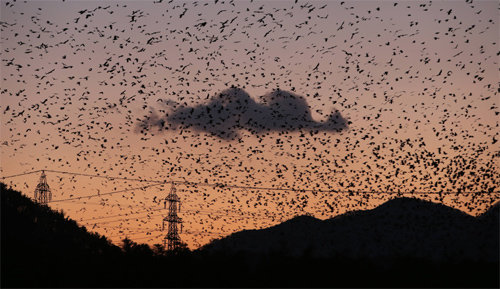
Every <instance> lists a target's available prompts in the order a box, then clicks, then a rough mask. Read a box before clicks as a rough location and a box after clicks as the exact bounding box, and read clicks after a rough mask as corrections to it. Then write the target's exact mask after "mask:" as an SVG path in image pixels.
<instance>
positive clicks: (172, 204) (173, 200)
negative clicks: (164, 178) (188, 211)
mask: <svg viewBox="0 0 500 289" xmlns="http://www.w3.org/2000/svg"><path fill="white" fill-rule="evenodd" d="M167 202H168V215H167V216H166V217H165V218H163V224H162V230H163V229H165V222H167V223H168V231H167V235H166V236H165V238H164V239H163V245H164V246H165V247H167V250H168V251H174V250H175V249H176V248H178V247H179V245H180V243H181V238H180V237H179V230H178V227H177V225H178V224H181V229H180V232H181V233H182V219H181V218H180V217H179V216H177V212H178V211H179V212H180V210H181V200H180V198H179V196H177V194H176V192H175V184H174V183H172V186H171V187H170V193H169V194H168V195H167V197H166V198H165V202H164V205H165V207H166V206H167Z"/></svg>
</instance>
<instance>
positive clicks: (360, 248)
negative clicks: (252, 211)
mask: <svg viewBox="0 0 500 289" xmlns="http://www.w3.org/2000/svg"><path fill="white" fill-rule="evenodd" d="M494 212H496V214H497V215H496V216H498V206H497V210H496V211H495V210H493V211H492V212H491V213H488V215H487V216H485V218H474V217H472V216H470V215H467V214H465V213H463V212H462V211H459V210H456V209H453V208H450V207H447V206H444V205H441V204H435V203H431V202H427V201H423V200H420V199H412V198H399V199H393V200H390V201H388V202H386V203H384V204H382V205H381V206H379V207H377V208H375V209H373V210H367V211H355V212H349V213H346V214H343V215H340V216H337V217H335V218H332V219H328V220H324V221H322V220H318V219H315V218H313V217H309V216H300V217H296V218H293V219H291V220H288V221H286V222H284V223H282V224H279V225H276V226H274V227H270V228H267V229H263V230H250V231H242V232H238V233H234V234H232V235H230V236H228V237H226V238H223V239H220V240H216V241H213V242H212V243H210V244H208V245H206V246H204V247H203V248H201V251H204V252H208V253H217V254H220V253H224V254H234V253H237V252H240V253H245V252H246V253H252V254H255V253H257V254H264V255H265V254H275V253H280V254H284V255H288V256H297V257H298V256H304V255H311V256H313V257H320V258H332V257H342V258H351V259H352V258H370V259H372V260H387V259H392V258H420V259H427V260H435V261H446V262H453V261H464V260H470V261H489V262H497V263H498V256H499V242H498V234H499V222H498V217H497V218H496V219H495V218H494V215H493V214H494ZM490 215H492V216H493V217H491V216H490ZM486 220H488V221H486ZM495 236H496V238H495Z"/></svg>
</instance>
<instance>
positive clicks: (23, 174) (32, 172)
mask: <svg viewBox="0 0 500 289" xmlns="http://www.w3.org/2000/svg"><path fill="white" fill-rule="evenodd" d="M41 171H42V170H36V171H31V172H25V173H21V174H16V175H11V176H6V177H0V179H10V178H14V177H20V176H25V175H30V174H34V173H38V172H41Z"/></svg>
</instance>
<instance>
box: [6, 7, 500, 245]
mask: <svg viewBox="0 0 500 289" xmlns="http://www.w3.org/2000/svg"><path fill="white" fill-rule="evenodd" d="M2 6H3V7H2V19H1V21H0V28H1V34H2V35H1V40H2V43H3V44H2V52H1V55H2V57H1V58H2V75H1V77H2V83H3V84H2V88H1V97H2V101H1V103H0V111H1V115H2V116H1V117H2V127H1V130H2V139H1V146H2V159H3V162H2V167H1V169H2V174H3V175H6V174H10V173H16V172H20V171H21V172H22V171H29V170H38V169H43V168H45V169H58V170H61V171H63V170H64V171H72V172H80V173H86V174H90V175H104V176H110V178H105V179H102V180H100V181H99V182H97V181H96V178H95V177H89V176H80V177H77V176H75V175H73V176H68V175H64V174H55V175H52V179H51V174H49V175H48V176H49V184H51V185H52V187H53V189H54V193H55V196H57V195H58V194H59V197H60V199H64V198H72V197H73V196H78V195H79V194H84V193H81V192H90V191H95V192H97V193H96V195H97V196H95V197H93V198H89V199H88V200H71V201H68V202H59V203H54V204H53V205H54V206H56V207H57V208H60V209H64V210H65V211H67V212H68V214H69V215H70V216H72V217H74V218H76V219H77V220H82V222H84V224H87V226H89V227H90V228H92V229H93V230H97V231H99V232H104V233H105V234H106V235H108V236H112V237H116V238H120V237H123V236H124V235H126V234H136V235H135V237H137V238H139V237H141V236H143V235H144V234H147V235H146V237H145V238H146V239H147V240H146V241H148V242H158V241H159V240H161V239H158V236H162V234H164V233H161V232H159V233H158V232H156V233H154V234H153V233H152V232H155V230H157V229H158V228H159V226H160V224H161V217H162V214H163V215H164V213H165V211H162V210H161V208H163V206H162V205H161V199H162V198H164V196H166V194H167V193H168V190H169V186H168V185H161V187H162V188H163V189H161V190H159V187H148V188H143V189H136V190H133V188H136V187H137V186H138V185H137V183H136V182H135V181H126V180H118V179H115V178H113V176H114V177H124V178H139V179H154V180H161V181H163V180H178V181H185V182H187V181H189V182H193V183H198V184H204V183H216V184H220V185H218V186H215V187H210V186H202V185H183V186H181V188H179V195H180V197H181V199H182V200H183V202H184V208H186V210H185V211H183V212H181V213H184V215H182V217H183V218H184V221H185V224H184V225H185V228H186V229H187V230H188V232H189V230H191V233H192V234H191V235H189V236H186V240H187V241H188V243H189V244H190V246H192V247H193V246H194V247H195V246H198V245H200V244H202V243H203V242H205V241H207V240H209V239H210V238H213V236H214V235H215V236H220V235H225V234H229V233H231V232H234V231H238V230H242V229H249V228H260V227H265V226H268V225H270V224H275V223H277V222H280V221H283V220H285V219H287V218H289V217H291V216H294V215H296V214H302V213H310V214H313V215H315V216H318V217H329V216H334V215H337V214H339V213H343V212H345V211H349V210H354V209H364V208H373V207H374V206H375V205H378V204H380V203H382V202H384V201H386V200H388V199H390V198H393V197H394V196H395V195H405V196H417V197H419V198H424V199H429V200H434V201H438V202H443V203H445V204H447V205H450V206H454V207H457V208H460V209H462V210H464V211H466V212H468V213H472V214H478V213H480V212H483V211H485V210H486V209H487V208H488V207H489V206H490V205H491V204H493V203H494V202H496V201H497V200H498V197H499V191H498V185H499V182H500V174H499V167H498V157H499V156H500V153H499V151H500V150H499V149H498V148H499V146H498V134H499V132H500V130H499V128H498V114H499V113H500V110H499V108H498V93H499V92H500V88H499V87H498V78H497V73H498V72H497V71H495V70H496V67H498V55H499V52H498V51H499V50H498V43H497V41H498V23H497V17H496V14H495V11H496V9H497V8H498V7H497V3H495V2H494V1H492V2H488V1H483V2H478V3H472V1H468V0H467V1H463V2H454V3H453V5H449V3H448V4H447V3H446V2H433V1H418V2H397V1H395V2H393V3H392V2H388V1H380V2H379V1H375V2H357V1H355V2H348V1H347V2H346V1H338V2H337V1H334V2H330V1H326V2H313V1H309V2H308V1H290V2H286V1H269V2H266V1H265V2H254V1H249V2H238V1H222V0H215V1H210V2H209V1H192V2H187V1H186V2H177V1H168V2H167V1H154V2H150V3H148V4H145V3H143V2H141V3H134V2H114V1H110V2H107V1H103V2H99V3H96V2H65V1H62V2H61V3H56V2H47V3H46V2H43V3H42V2H40V3H38V2H37V3H34V2H29V3H26V1H25V2H20V1H14V0H12V1H4V2H2ZM400 16H401V17H400ZM82 178H83V179H82ZM9 181H10V182H11V183H10V184H11V185H12V186H14V187H17V188H19V189H21V190H23V191H24V190H25V191H26V193H27V194H31V193H32V191H33V190H34V187H35V186H36V181H37V179H36V178H33V181H29V180H27V179H22V178H13V179H11V180H9ZM235 186H236V187H235ZM237 186H246V187H245V188H241V187H237ZM262 186H263V187H268V188H276V189H277V190H271V189H252V188H253V187H262ZM279 188H289V189H292V188H293V190H288V191H287V190H286V189H283V190H279ZM300 189H304V191H300ZM120 190H129V191H126V192H125V191H124V192H123V193H117V194H113V195H105V196H100V195H101V194H104V193H105V192H113V191H120ZM84 195H86V194H84ZM103 208H106V210H103ZM113 218H114V219H113ZM101 219H104V220H101ZM153 220H154V221H153ZM85 222H87V223H85ZM133 238H134V236H133ZM160 238H161V237H160Z"/></svg>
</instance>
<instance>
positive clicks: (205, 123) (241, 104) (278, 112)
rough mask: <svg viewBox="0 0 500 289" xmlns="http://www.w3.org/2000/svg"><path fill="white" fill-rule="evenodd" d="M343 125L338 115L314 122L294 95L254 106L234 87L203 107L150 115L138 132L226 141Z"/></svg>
mask: <svg viewBox="0 0 500 289" xmlns="http://www.w3.org/2000/svg"><path fill="white" fill-rule="evenodd" d="M347 125H348V122H347V121H346V120H345V119H344V118H343V117H342V115H341V114H340V112H338V111H336V112H333V113H332V114H331V115H330V116H329V117H328V119H327V120H326V121H325V122H316V121H314V120H313V119H312V117H311V111H310V109H309V106H308V105H307V102H306V101H305V99H304V98H302V97H301V96H298V95H296V94H293V93H290V92H287V91H283V90H275V91H273V92H271V93H268V94H266V95H264V96H262V97H261V102H260V103H257V102H255V101H254V100H253V99H252V98H251V97H250V96H249V95H248V93H246V92H245V91H244V90H242V89H240V88H235V87H232V88H229V89H226V90H224V91H223V92H221V93H219V94H218V95H217V96H216V97H214V98H213V99H211V100H210V102H208V103H206V104H199V105H196V106H192V107H190V106H179V105H175V106H173V107H172V109H171V111H170V112H168V113H166V114H165V115H163V116H159V115H158V114H156V113H152V114H151V115H150V116H149V117H147V118H146V119H144V120H143V121H142V122H141V123H140V127H141V129H150V128H152V127H158V128H160V129H192V130H195V131H200V132H207V133H210V134H212V135H214V136H217V137H219V138H222V139H227V140H229V139H234V138H236V137H238V136H239V133H238V131H239V130H240V129H246V130H248V131H250V132H251V133H253V134H261V133H263V132H269V131H297V130H318V131H332V132H339V131H341V130H343V129H346V128H347Z"/></svg>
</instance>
